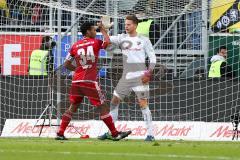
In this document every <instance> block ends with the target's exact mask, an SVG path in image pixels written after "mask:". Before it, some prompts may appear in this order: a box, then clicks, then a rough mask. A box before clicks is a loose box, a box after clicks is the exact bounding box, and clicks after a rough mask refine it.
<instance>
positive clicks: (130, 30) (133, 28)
mask: <svg viewBox="0 0 240 160" xmlns="http://www.w3.org/2000/svg"><path fill="white" fill-rule="evenodd" d="M136 29H137V25H136V24H134V23H133V21H132V20H127V19H126V20H125V30H126V32H127V33H128V34H131V33H133V32H135V31H136Z"/></svg>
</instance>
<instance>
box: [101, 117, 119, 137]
mask: <svg viewBox="0 0 240 160" xmlns="http://www.w3.org/2000/svg"><path fill="white" fill-rule="evenodd" d="M101 120H103V122H104V123H105V124H106V126H107V127H108V129H109V130H110V132H111V133H112V136H113V137H116V136H117V135H118V131H117V129H116V128H115V125H114V123H113V119H112V116H111V115H110V114H106V115H104V116H101Z"/></svg>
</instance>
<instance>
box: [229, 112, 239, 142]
mask: <svg viewBox="0 0 240 160" xmlns="http://www.w3.org/2000/svg"><path fill="white" fill-rule="evenodd" d="M231 121H232V124H233V137H232V140H234V139H235V138H236V140H238V134H239V133H240V131H239V130H238V125H239V121H240V112H239V111H237V112H236V113H234V114H233V115H231Z"/></svg>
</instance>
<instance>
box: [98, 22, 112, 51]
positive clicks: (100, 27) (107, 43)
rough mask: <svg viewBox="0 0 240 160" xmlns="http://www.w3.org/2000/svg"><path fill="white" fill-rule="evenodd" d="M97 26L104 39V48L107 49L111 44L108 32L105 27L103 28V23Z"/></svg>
mask: <svg viewBox="0 0 240 160" xmlns="http://www.w3.org/2000/svg"><path fill="white" fill-rule="evenodd" d="M97 25H98V28H99V30H100V32H101V33H102V35H103V39H104V42H103V44H102V48H104V49H106V48H107V46H108V45H109V44H110V38H109V36H108V34H107V31H106V29H105V27H104V26H103V24H102V22H99V23H98V24H97Z"/></svg>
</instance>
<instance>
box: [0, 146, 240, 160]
mask: <svg viewBox="0 0 240 160" xmlns="http://www.w3.org/2000/svg"><path fill="white" fill-rule="evenodd" d="M0 152H1V153H4V152H13V153H17V152H19V153H56V154H63V155H69V154H79V155H100V156H129V157H152V158H153V157H159V158H174V159H177V158H184V159H208V160H209V159H214V160H240V159H239V158H237V159H236V158H234V159H233V158H230V157H223V156H194V155H176V154H143V153H121V152H112V153H106V152H101V153H97V152H59V151H39V150H30V151H24V150H7V149H0Z"/></svg>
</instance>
